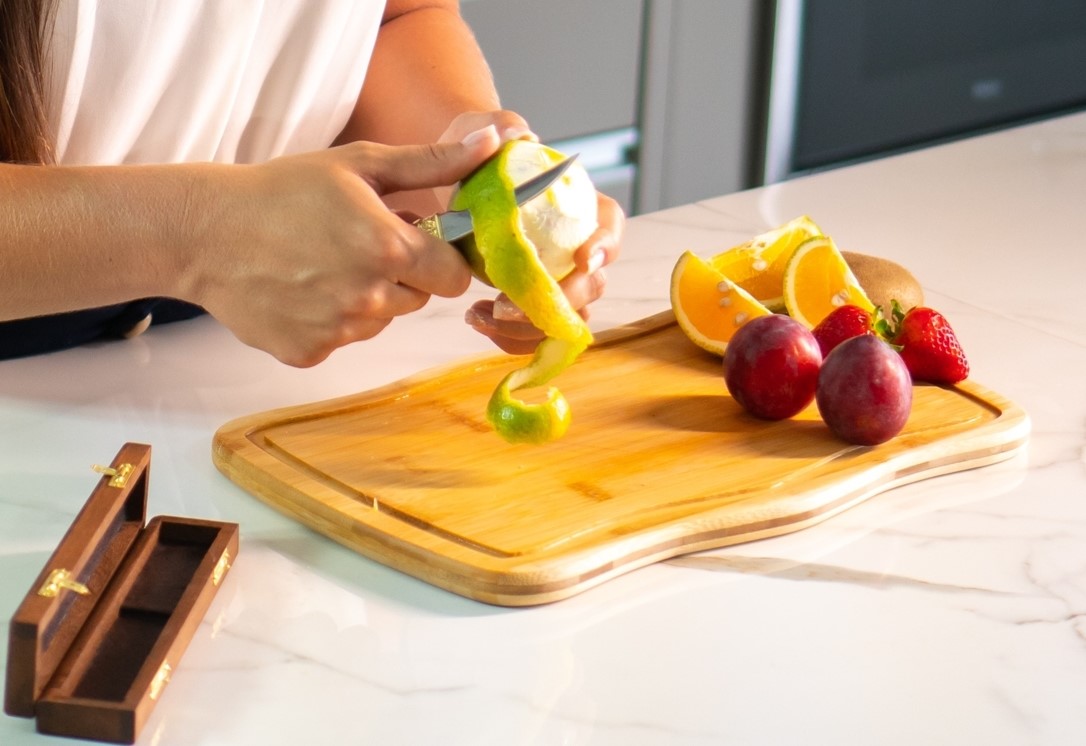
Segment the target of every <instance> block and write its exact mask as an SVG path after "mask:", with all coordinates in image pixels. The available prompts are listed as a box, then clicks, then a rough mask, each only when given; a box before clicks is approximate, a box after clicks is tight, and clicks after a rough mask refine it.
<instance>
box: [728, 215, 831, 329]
mask: <svg viewBox="0 0 1086 746" xmlns="http://www.w3.org/2000/svg"><path fill="white" fill-rule="evenodd" d="M820 235H822V231H821V230H820V229H819V227H818V226H817V225H815V223H814V221H812V220H811V219H810V218H809V217H807V216H806V215H801V216H800V217H798V218H793V219H792V220H789V221H788V222H787V223H785V224H783V225H781V226H778V227H776V228H774V229H773V230H771V231H766V232H765V233H762V234H760V235H757V236H755V237H754V238H752V239H751V240H749V241H747V242H746V243H742V244H740V245H738V246H734V247H732V248H730V249H728V250H727V251H723V252H721V253H719V254H717V255H716V256H714V257H712V258H711V259H709V264H710V266H712V268H713V269H715V270H717V271H718V272H720V273H721V274H723V275H724V276H725V277H727V278H728V279H729V280H731V281H732V282H734V283H735V284H736V285H738V286H739V287H741V288H743V290H745V291H747V292H748V293H750V294H751V295H752V296H754V298H755V299H756V300H757V301H758V302H759V303H761V304H762V305H764V306H766V307H768V308H769V309H771V310H774V311H777V310H783V309H784V296H783V294H782V293H781V288H782V287H783V286H784V269H785V267H786V266H787V265H788V260H789V259H790V258H791V257H792V253H793V252H794V251H795V250H796V248H797V247H798V246H799V245H800V244H801V243H803V242H804V241H806V240H807V239H808V238H812V237H814V236H820Z"/></svg>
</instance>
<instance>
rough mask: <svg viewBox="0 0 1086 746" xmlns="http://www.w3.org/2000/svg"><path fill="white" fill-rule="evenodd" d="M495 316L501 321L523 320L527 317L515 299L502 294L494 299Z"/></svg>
mask: <svg viewBox="0 0 1086 746" xmlns="http://www.w3.org/2000/svg"><path fill="white" fill-rule="evenodd" d="M494 318H495V319H498V320H501V321H523V320H525V319H526V318H527V317H526V316H525V315H524V311H521V310H520V309H519V308H518V307H517V305H516V304H515V303H513V301H511V300H509V299H508V298H506V297H505V296H500V297H499V298H498V299H497V300H495V301H494Z"/></svg>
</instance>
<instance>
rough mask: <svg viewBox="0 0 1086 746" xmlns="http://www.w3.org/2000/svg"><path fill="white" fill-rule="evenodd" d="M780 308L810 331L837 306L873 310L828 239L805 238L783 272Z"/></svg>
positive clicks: (826, 237) (832, 243)
mask: <svg viewBox="0 0 1086 746" xmlns="http://www.w3.org/2000/svg"><path fill="white" fill-rule="evenodd" d="M784 305H785V307H786V308H787V309H788V315H789V316H791V317H792V318H794V319H795V320H796V321H799V322H801V323H802V324H804V325H805V326H807V327H808V328H811V329H813V328H814V327H815V326H817V325H818V322H820V321H821V320H822V319H824V318H825V317H826V316H828V315H829V313H830V311H832V310H833V309H835V308H837V307H838V306H844V305H853V306H859V307H860V308H864V309H866V310H868V311H874V310H875V305H874V304H873V303H872V302H871V301H870V299H868V297H867V294H866V293H865V292H864V289H863V288H862V287H860V283H859V282H858V281H857V280H856V275H854V274H853V273H852V270H851V269H849V266H848V263H847V262H846V261H845V258H844V257H843V256H842V255H841V252H840V250H838V248H837V246H836V244H834V242H833V239H831V238H830V237H829V236H816V237H815V238H809V239H807V240H806V241H804V242H803V243H802V244H800V245H799V248H797V249H796V250H795V251H794V252H793V253H792V258H791V259H789V260H788V265H787V266H786V267H785V269H784Z"/></svg>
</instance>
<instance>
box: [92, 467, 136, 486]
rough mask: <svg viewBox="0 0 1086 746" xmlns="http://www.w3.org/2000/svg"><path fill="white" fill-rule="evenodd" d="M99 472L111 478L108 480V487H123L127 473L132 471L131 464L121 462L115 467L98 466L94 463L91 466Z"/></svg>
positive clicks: (126, 482)
mask: <svg viewBox="0 0 1086 746" xmlns="http://www.w3.org/2000/svg"><path fill="white" fill-rule="evenodd" d="M91 468H92V469H94V470H95V471H96V472H98V473H99V474H105V475H107V476H109V477H112V479H110V480H109V486H110V487H124V486H125V485H126V484H128V475H129V474H131V473H132V464H121V465H120V466H118V467H117V468H116V469H114V468H113V467H112V466H99V465H98V464H95V465H94V466H92V467H91Z"/></svg>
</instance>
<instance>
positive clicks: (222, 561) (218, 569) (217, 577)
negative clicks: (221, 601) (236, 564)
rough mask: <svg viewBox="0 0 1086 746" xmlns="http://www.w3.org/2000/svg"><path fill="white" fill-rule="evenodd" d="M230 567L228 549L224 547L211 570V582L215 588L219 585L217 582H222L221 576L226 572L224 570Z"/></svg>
mask: <svg viewBox="0 0 1086 746" xmlns="http://www.w3.org/2000/svg"><path fill="white" fill-rule="evenodd" d="M229 569H230V550H229V549H224V550H223V553H222V556H221V557H219V561H218V562H217V563H216V564H215V569H214V570H212V571H211V584H212V585H213V586H215V587H216V588H218V587H219V583H221V582H222V576H223V575H225V574H226V571H227V570H229Z"/></svg>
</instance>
